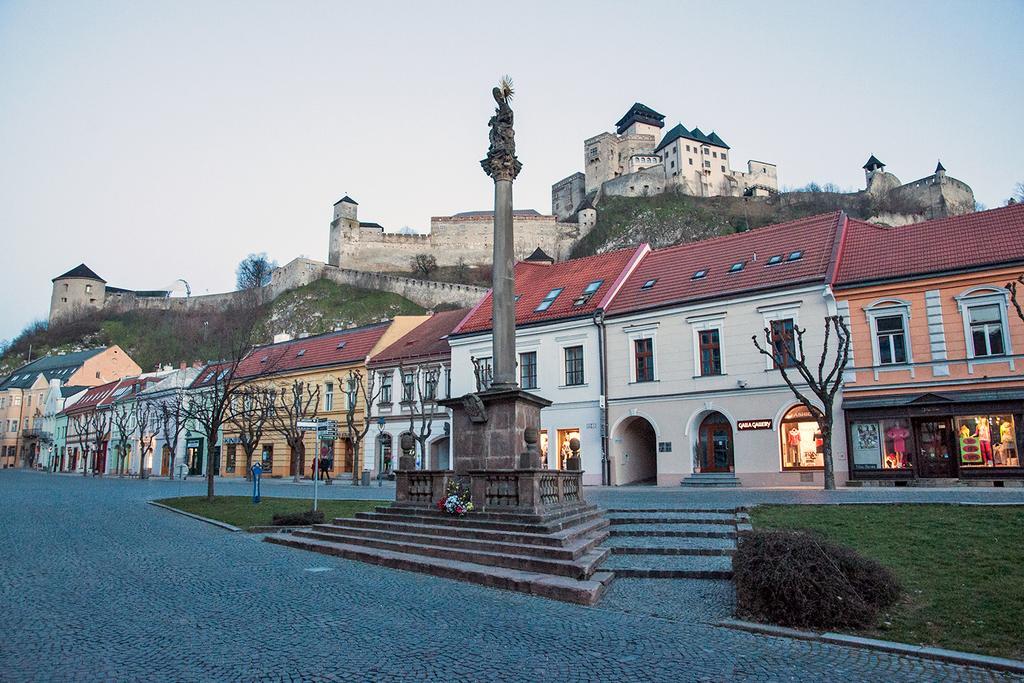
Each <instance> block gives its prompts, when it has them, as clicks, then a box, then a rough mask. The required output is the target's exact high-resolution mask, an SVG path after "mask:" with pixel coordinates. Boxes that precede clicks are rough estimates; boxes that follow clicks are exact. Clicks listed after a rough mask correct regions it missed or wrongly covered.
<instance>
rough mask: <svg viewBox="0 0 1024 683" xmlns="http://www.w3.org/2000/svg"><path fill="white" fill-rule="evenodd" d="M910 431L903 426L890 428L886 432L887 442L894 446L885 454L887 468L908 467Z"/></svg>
mask: <svg viewBox="0 0 1024 683" xmlns="http://www.w3.org/2000/svg"><path fill="white" fill-rule="evenodd" d="M909 436H910V430H909V429H907V428H906V427H903V426H901V425H896V426H895V427H890V428H889V430H888V431H886V432H885V438H886V440H887V441H888V442H889V443H890V444H891V445H892V448H891V449H889V452H888V453H886V454H885V467H887V468H890V469H894V468H897V467H906V465H907V438H908V437H909Z"/></svg>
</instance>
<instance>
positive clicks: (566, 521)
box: [355, 506, 603, 534]
mask: <svg viewBox="0 0 1024 683" xmlns="http://www.w3.org/2000/svg"><path fill="white" fill-rule="evenodd" d="M602 514H603V513H602V511H601V510H599V509H598V508H596V507H594V506H585V507H583V508H582V509H578V511H576V512H567V513H565V514H563V515H559V516H557V517H556V518H554V519H551V520H547V519H545V520H543V521H526V520H528V519H535V520H539V519H540V518H531V517H529V516H526V515H509V516H508V519H505V518H504V517H503V516H502V515H496V514H490V515H489V514H486V513H471V514H468V515H465V516H463V517H457V516H454V515H450V514H448V513H447V512H441V511H440V510H430V509H422V508H420V509H411V508H396V507H386V508H378V509H377V511H376V512H357V513H356V515H355V519H362V520H376V521H389V520H391V521H402V522H406V523H415V524H425V525H436V524H438V523H440V524H442V525H444V526H447V527H463V528H470V529H485V530H487V529H489V530H492V531H509V532H518V533H526V534H552V533H556V532H558V531H563V530H565V529H568V528H571V527H573V526H576V525H578V524H580V523H582V522H586V521H588V520H591V519H597V518H599V517H601V516H602Z"/></svg>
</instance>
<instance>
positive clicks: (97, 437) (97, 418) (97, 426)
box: [85, 408, 112, 474]
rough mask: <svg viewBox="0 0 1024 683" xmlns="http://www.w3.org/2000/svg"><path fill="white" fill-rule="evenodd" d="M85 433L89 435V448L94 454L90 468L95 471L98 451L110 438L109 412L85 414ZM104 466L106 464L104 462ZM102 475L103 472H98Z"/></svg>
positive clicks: (93, 411) (97, 463)
mask: <svg viewBox="0 0 1024 683" xmlns="http://www.w3.org/2000/svg"><path fill="white" fill-rule="evenodd" d="M85 422H86V433H87V434H88V435H89V439H90V440H89V448H90V450H92V452H93V453H94V455H93V459H92V467H93V470H94V471H95V470H96V468H97V467H99V457H100V451H102V450H103V445H104V444H105V443H107V441H108V439H109V438H110V430H111V423H112V420H111V417H110V412H109V411H105V410H98V409H95V408H94V409H93V410H92V411H91V412H88V413H86V418H85ZM104 464H106V463H105V462H104ZM100 474H103V472H100Z"/></svg>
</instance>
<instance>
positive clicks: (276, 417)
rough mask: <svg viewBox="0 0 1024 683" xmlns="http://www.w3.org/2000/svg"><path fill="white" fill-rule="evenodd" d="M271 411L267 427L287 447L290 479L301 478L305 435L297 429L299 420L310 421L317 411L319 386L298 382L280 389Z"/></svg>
mask: <svg viewBox="0 0 1024 683" xmlns="http://www.w3.org/2000/svg"><path fill="white" fill-rule="evenodd" d="M275 399H276V400H275V401H274V404H273V405H274V409H273V411H272V412H271V414H270V419H269V422H268V426H269V427H270V429H272V430H274V431H275V432H277V433H278V434H280V435H281V436H282V437H283V438H284V440H285V442H287V444H288V453H289V454H290V455H291V458H292V480H293V481H298V480H299V477H300V476H301V475H302V469H303V465H302V463H303V460H304V459H305V455H306V442H305V436H306V432H305V431H303V430H300V429H299V424H298V423H299V420H311V419H313V418H315V417H316V415H317V412H318V411H319V410H320V386H319V385H314V384H311V383H309V382H304V381H302V380H301V379H296V380H292V383H291V384H290V385H285V386H280V387H278V390H277V391H276V392H275Z"/></svg>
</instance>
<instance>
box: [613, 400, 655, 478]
mask: <svg viewBox="0 0 1024 683" xmlns="http://www.w3.org/2000/svg"><path fill="white" fill-rule="evenodd" d="M615 440H616V442H617V444H618V446H619V448H618V449H617V450H618V458H617V462H616V463H615V473H614V474H615V484H616V485H622V484H639V483H641V482H652V483H653V482H656V481H657V479H658V437H657V436H656V435H655V431H654V426H653V425H652V424H651V423H650V422H648V421H647V420H646V419H645V418H642V417H638V416H631V417H627V418H626V419H625V420H623V421H622V422H621V423H620V424H619V426H618V427H617V429H616V439H615Z"/></svg>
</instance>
